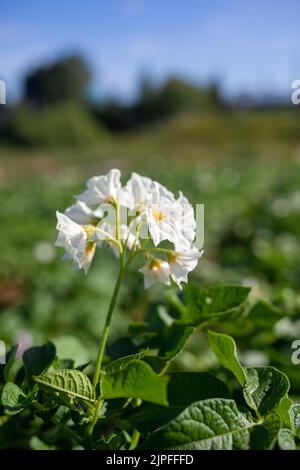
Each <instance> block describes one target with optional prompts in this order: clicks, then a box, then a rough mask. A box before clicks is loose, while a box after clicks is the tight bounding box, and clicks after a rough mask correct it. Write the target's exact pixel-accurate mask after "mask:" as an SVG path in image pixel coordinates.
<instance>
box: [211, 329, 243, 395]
mask: <svg viewBox="0 0 300 470" xmlns="http://www.w3.org/2000/svg"><path fill="white" fill-rule="evenodd" d="M208 340H209V344H210V347H211V348H212V350H213V351H214V353H215V355H216V356H217V358H218V360H219V362H220V363H221V364H222V366H224V367H225V368H226V369H229V370H230V371H231V372H232V373H233V374H234V375H235V377H236V379H237V380H238V381H239V383H240V384H241V385H242V386H243V385H245V383H246V380H247V377H246V372H245V370H244V368H243V367H242V365H241V364H240V361H239V359H238V357H237V350H236V345H235V342H234V340H233V339H232V338H231V337H230V336H228V335H225V334H221V333H215V332H213V331H208Z"/></svg>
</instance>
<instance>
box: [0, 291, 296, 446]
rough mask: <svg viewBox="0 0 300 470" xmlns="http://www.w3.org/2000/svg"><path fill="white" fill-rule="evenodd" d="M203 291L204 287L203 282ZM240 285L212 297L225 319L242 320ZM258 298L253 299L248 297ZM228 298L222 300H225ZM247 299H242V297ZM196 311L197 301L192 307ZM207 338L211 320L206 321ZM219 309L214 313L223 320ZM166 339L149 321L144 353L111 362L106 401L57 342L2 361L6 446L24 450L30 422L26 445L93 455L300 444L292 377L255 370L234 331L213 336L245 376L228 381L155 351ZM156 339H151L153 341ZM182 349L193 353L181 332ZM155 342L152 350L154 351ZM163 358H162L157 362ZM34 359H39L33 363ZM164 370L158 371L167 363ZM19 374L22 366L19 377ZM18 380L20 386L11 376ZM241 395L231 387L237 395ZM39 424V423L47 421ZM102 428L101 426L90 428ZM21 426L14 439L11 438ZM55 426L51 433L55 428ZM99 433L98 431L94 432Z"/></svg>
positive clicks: (223, 359) (226, 360)
mask: <svg viewBox="0 0 300 470" xmlns="http://www.w3.org/2000/svg"><path fill="white" fill-rule="evenodd" d="M192 289H193V295H194V296H195V295H196V292H195V290H197V289H198V293H197V298H201V296H202V295H203V291H202V290H201V288H199V287H198V288H197V286H196V285H195V284H194V285H193V287H192ZM232 293H233V287H232V286H222V287H220V288H215V289H213V290H211V291H210V296H211V298H212V303H214V304H215V305H218V309H217V310H218V311H219V312H220V311H224V313H223V314H222V317H221V320H220V321H221V322H222V321H225V319H226V317H230V316H231V315H232V310H231V309H229V310H228V305H231V304H232V302H233V300H232V299H233V296H232ZM247 295H248V294H247ZM220 299H222V300H220ZM237 299H239V300H237ZM187 305H188V304H187ZM187 305H186V306H185V310H184V312H185V317H184V320H181V319H176V318H175V317H174V314H175V312H174V310H173V311H172V308H171V309H170V310H169V315H170V318H171V319H173V320H172V321H170V322H169V324H168V325H165V326H164V330H165V331H164V334H165V335H166V336H168V331H170V330H172V328H173V326H174V324H177V325H179V324H180V325H181V327H182V329H183V330H184V325H185V324H186V322H187V318H188V314H189V310H188V309H189V308H190V307H187ZM234 305H235V308H237V307H239V308H238V309H237V311H236V315H237V317H236V318H241V317H242V316H243V315H244V314H245V311H246V310H247V308H248V306H247V303H245V296H241V295H240V296H239V297H235V300H234ZM191 315H192V316H191V318H192V323H193V324H194V326H198V325H199V326H198V327H199V328H201V330H202V331H203V334H204V333H205V332H207V327H206V326H205V323H203V322H202V319H201V317H199V319H198V324H197V325H196V322H195V317H194V316H193V313H192V314H191ZM214 315H215V313H214V309H211V311H210V312H207V313H206V317H212V318H213V317H214ZM150 331H151V332H152V333H156V334H157V335H159V336H160V335H161V325H160V324H159V323H157V324H156V326H155V327H153V325H152V326H151V325H149V324H145V327H144V330H143V333H140V334H142V335H143V336H144V337H145V341H144V342H143V343H142V342H140V345H141V346H140V347H139V348H137V349H139V352H138V353H136V354H135V355H131V356H127V357H122V358H119V359H118V360H115V361H110V362H109V361H107V365H106V366H105V367H104V368H103V369H102V372H101V378H100V395H99V397H96V395H95V391H94V388H93V387H92V384H91V381H90V378H89V373H87V372H85V368H86V366H83V367H79V368H77V369H75V368H65V365H64V364H66V363H67V360H69V359H72V358H71V357H68V356H65V357H61V358H58V357H57V355H56V353H55V346H54V345H53V344H52V343H47V344H45V345H42V346H40V347H33V348H30V349H28V350H27V351H26V353H25V354H24V355H23V365H22V363H21V362H20V361H17V363H14V362H12V361H8V362H7V364H6V365H2V366H1V369H2V372H5V373H3V374H1V377H2V379H1V380H2V383H1V389H2V392H1V428H0V439H1V447H2V448H7V447H9V448H13V447H18V446H19V445H20V444H19V436H20V435H22V427H21V423H23V426H24V422H26V423H27V424H26V428H27V431H26V437H25V436H24V435H23V436H22V448H30V447H31V446H32V442H33V440H34V442H36V441H37V440H38V441H39V442H42V443H43V446H44V447H45V448H55V449H62V448H75V447H76V448H84V449H90V448H92V449H130V448H134V447H135V446H136V443H137V442H136V437H134V438H133V440H132V441H131V439H130V437H129V436H135V435H136V433H137V432H138V433H139V435H140V438H139V443H138V448H139V449H173V450H176V449H183V450H202V449H242V450H245V449H271V448H274V447H275V446H279V447H280V448H282V449H287V448H288V449H290V448H296V447H297V446H298V440H299V405H294V404H293V403H292V401H291V400H290V399H288V393H289V380H288V378H287V376H286V375H285V374H284V373H282V372H280V371H279V370H277V369H276V368H274V367H270V366H259V367H245V366H243V365H242V364H241V363H240V361H239V358H238V355H237V349H236V344H235V342H234V340H233V339H232V338H231V337H230V336H228V335H227V334H224V333H223V334H220V333H217V332H213V331H208V336H209V342H210V346H211V348H212V349H213V351H214V352H215V353H216V355H217V358H218V360H219V362H220V363H221V365H224V366H225V367H226V368H227V369H229V370H230V371H231V372H232V373H233V377H234V376H235V377H236V381H232V379H231V378H230V377H228V379H227V380H226V381H228V386H229V388H228V386H226V381H225V382H224V374H223V379H222V380H220V379H219V378H217V377H216V376H214V375H211V374H207V373H201V372H193V373H189V372H180V371H176V368H175V369H174V370H172V369H173V366H172V363H173V361H174V358H175V356H174V357H173V358H171V357H169V356H167V357H163V356H161V355H158V354H161V353H159V351H158V349H157V348H156V349H155V348H150V344H151V340H152V339H153V337H151V336H149V334H148V333H150ZM147 335H148V336H147ZM176 341H177V342H178V344H180V347H177V348H175V345H174V344H173V348H175V349H176V350H177V354H178V353H179V349H183V348H184V344H182V341H181V338H180V335H176V339H175V340H174V342H176ZM147 343H148V345H147ZM155 358H156V360H157V361H156V362H155ZM33 359H34V360H33ZM159 362H160V363H161V364H162V363H163V362H164V364H165V365H164V367H163V368H160V370H159V369H157V367H155V365H156V366H157V364H158V363H159ZM10 369H11V370H13V372H12V374H10ZM8 376H10V380H8V381H7V379H5V377H6V378H7V377H8ZM229 390H231V391H229ZM38 418H39V419H38ZM92 421H93V422H94V424H96V426H95V427H92V428H90V423H91V422H92ZM12 429H14V436H15V437H14V440H10V442H9V443H8V442H7V440H6V437H7V436H8V435H9V434H10V433H11V432H12ZM50 429H51V432H50ZM89 429H93V432H92V434H91V433H89Z"/></svg>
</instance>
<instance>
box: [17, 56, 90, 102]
mask: <svg viewBox="0 0 300 470" xmlns="http://www.w3.org/2000/svg"><path fill="white" fill-rule="evenodd" d="M89 80H90V71H89V68H88V66H87V63H86V61H85V60H84V59H83V58H82V57H80V56H76V55H73V56H69V57H65V58H62V59H61V60H58V61H57V62H55V63H53V64H50V65H45V66H42V67H39V68H37V69H35V70H33V71H32V72H31V73H30V74H29V75H28V76H27V77H26V78H25V90H24V94H25V99H26V101H29V102H30V103H32V104H34V105H35V106H44V105H48V104H53V103H60V102H65V101H73V102H78V101H81V100H83V99H84V97H85V93H86V89H87V85H88V82H89Z"/></svg>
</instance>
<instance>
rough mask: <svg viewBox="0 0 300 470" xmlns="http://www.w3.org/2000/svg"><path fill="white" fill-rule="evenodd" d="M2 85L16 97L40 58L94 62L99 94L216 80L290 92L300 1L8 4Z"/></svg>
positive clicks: (234, 86) (34, 0)
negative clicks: (171, 79)
mask: <svg viewBox="0 0 300 470" xmlns="http://www.w3.org/2000/svg"><path fill="white" fill-rule="evenodd" d="M0 11H1V16H0V79H4V80H5V81H6V83H7V92H8V97H9V96H11V97H12V96H17V95H18V93H19V92H20V89H21V83H22V77H23V76H24V73H26V71H27V70H29V69H30V68H31V67H32V66H36V65H38V64H39V63H40V62H41V61H51V60H54V59H55V58H57V56H59V55H61V54H64V53H69V52H73V51H79V52H81V53H83V54H84V55H85V56H86V57H87V59H88V60H89V62H90V64H91V67H92V71H93V75H94V79H93V91H94V93H95V94H97V95H98V94H101V93H104V94H117V95H119V96H122V97H124V98H130V97H131V96H133V94H134V93H135V91H136V89H137V83H138V79H139V78H140V77H141V75H142V74H145V73H147V74H149V75H151V76H152V77H153V78H155V79H157V80H161V79H164V78H165V77H166V76H167V75H169V74H171V73H173V74H174V73H177V74H180V75H182V76H185V77H188V78H190V79H192V80H198V81H200V82H201V81H202V82H204V81H207V80H209V79H210V78H212V77H218V78H219V80H220V81H221V84H222V87H223V90H224V92H225V93H229V94H237V93H239V92H241V91H242V90H245V91H247V92H250V93H280V94H283V95H288V94H289V93H290V82H291V81H292V80H294V79H299V78H300V52H299V19H300V2H299V0H298V1H297V0H286V1H284V0H283V1H279V0H273V1H271V0H264V1H262V0H260V1H259V0H252V1H251V0H248V1H246V0H239V1H238V0H214V1H212V0H210V1H209V0H198V1H197V0H185V1H184V0H110V1H108V0H98V1H97V0H88V1H83V0H64V1H63V0H60V1H59V0H52V1H48V2H45V1H43V2H42V1H39V0H26V1H24V0H19V1H16V0H1V7H0Z"/></svg>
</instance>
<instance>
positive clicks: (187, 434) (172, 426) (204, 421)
mask: <svg viewBox="0 0 300 470" xmlns="http://www.w3.org/2000/svg"><path fill="white" fill-rule="evenodd" d="M254 426H255V423H253V422H251V421H249V419H248V418H247V417H246V416H245V415H244V414H243V413H241V412H240V411H239V410H238V408H237V406H236V403H235V402H234V401H233V400H225V399H211V400H204V401H199V402H196V403H193V404H192V405H190V406H189V407H188V408H186V409H185V410H184V411H183V412H182V413H181V414H180V415H179V416H177V418H175V419H174V420H173V421H171V422H170V423H168V424H167V425H165V426H163V427H161V428H160V429H158V430H157V431H155V432H154V433H153V434H151V435H150V436H149V437H148V438H147V439H146V440H145V442H144V443H143V445H142V446H141V448H142V449H164V450H177V449H178V450H184V451H185V450H233V449H237V450H244V449H248V448H249V442H250V430H252V429H253V428H254Z"/></svg>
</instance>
